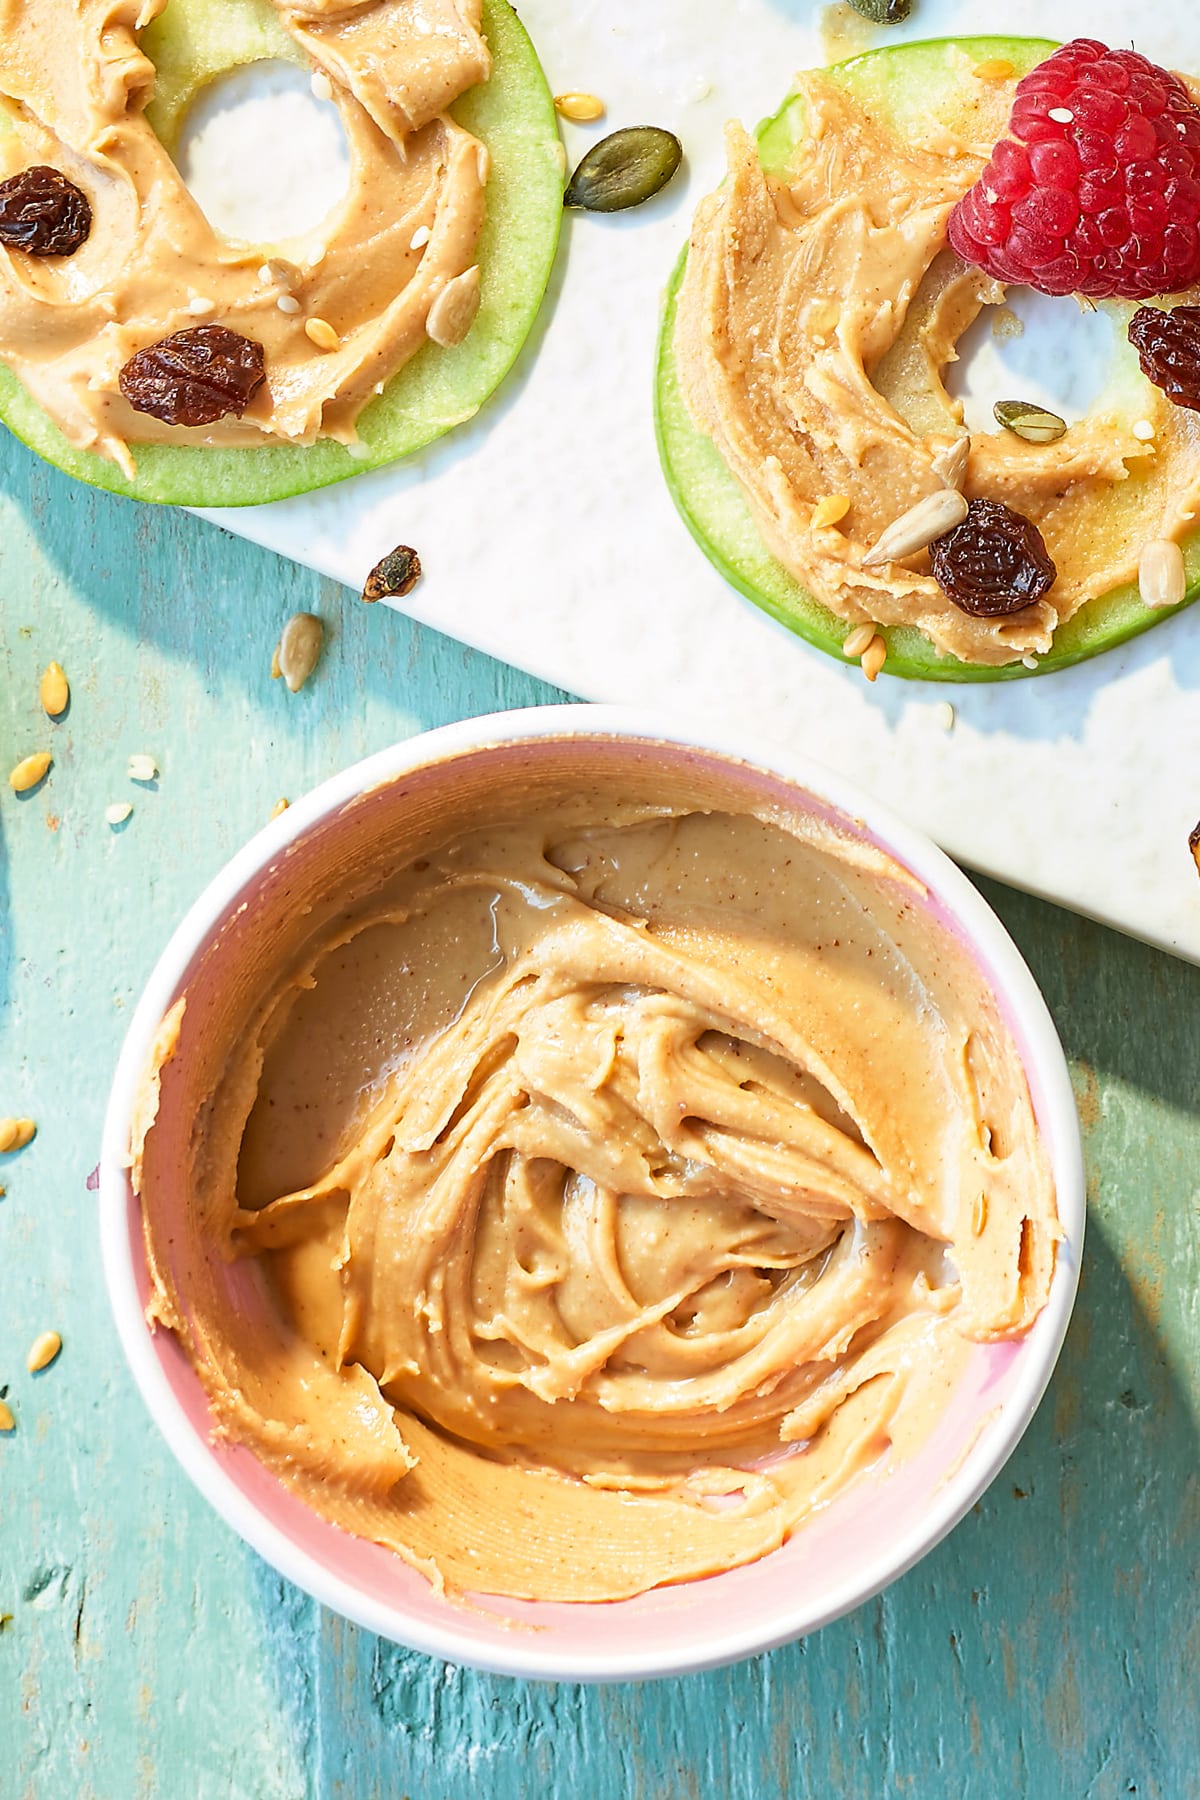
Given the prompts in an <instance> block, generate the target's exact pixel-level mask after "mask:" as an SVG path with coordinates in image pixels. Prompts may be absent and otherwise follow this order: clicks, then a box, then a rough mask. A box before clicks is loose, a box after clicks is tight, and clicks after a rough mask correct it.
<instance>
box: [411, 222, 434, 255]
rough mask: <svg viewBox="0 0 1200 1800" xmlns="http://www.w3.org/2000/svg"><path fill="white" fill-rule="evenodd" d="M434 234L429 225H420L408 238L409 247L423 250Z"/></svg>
mask: <svg viewBox="0 0 1200 1800" xmlns="http://www.w3.org/2000/svg"><path fill="white" fill-rule="evenodd" d="M432 236H433V233H432V231H430V229H429V227H428V225H418V226H417V229H416V230H415V231H414V232H413V234H412V236H411V237H410V238H409V240H408V247H409V249H410V250H423V249H424V248H425V246H426V244H427V243H428V242H429V240H430V238H431V237H432Z"/></svg>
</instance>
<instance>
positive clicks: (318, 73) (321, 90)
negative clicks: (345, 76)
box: [309, 69, 333, 100]
mask: <svg viewBox="0 0 1200 1800" xmlns="http://www.w3.org/2000/svg"><path fill="white" fill-rule="evenodd" d="M309 85H310V87H311V88H312V91H313V93H314V94H315V95H316V97H317V99H318V100H332V99H333V83H332V81H330V79H329V77H328V75H326V73H325V71H324V69H317V70H315V71H314V73H313V78H312V81H311V82H310V83H309Z"/></svg>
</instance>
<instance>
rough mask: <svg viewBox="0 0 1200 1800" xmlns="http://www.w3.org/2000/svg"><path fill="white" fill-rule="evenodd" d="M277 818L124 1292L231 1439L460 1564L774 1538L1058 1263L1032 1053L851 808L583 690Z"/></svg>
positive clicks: (166, 1063) (1028, 1299)
mask: <svg viewBox="0 0 1200 1800" xmlns="http://www.w3.org/2000/svg"><path fill="white" fill-rule="evenodd" d="M295 812H297V809H293V813H295ZM272 829H273V830H276V829H278V830H279V831H280V832H283V831H288V832H291V833H292V837H291V839H290V841H289V843H288V844H287V847H286V848H285V849H283V850H281V851H280V852H279V853H278V854H277V855H275V857H274V858H273V860H272V861H271V863H270V866H269V868H268V869H267V870H266V871H265V873H264V875H263V877H262V883H261V885H260V886H259V887H258V889H257V890H256V892H255V893H254V895H253V897H251V896H250V895H249V893H248V892H247V894H246V896H245V897H244V899H243V901H242V902H241V903H240V904H239V905H237V906H233V907H231V908H230V909H229V911H228V912H227V914H226V916H225V918H224V920H223V922H222V923H221V925H220V927H219V929H218V930H217V931H216V933H215V935H213V936H212V937H210V939H209V941H208V943H207V945H206V947H205V948H204V949H203V951H202V952H199V953H198V954H197V955H196V957H195V958H194V959H193V962H192V964H191V967H190V969H189V970H188V972H187V973H186V975H185V978H184V980H183V981H182V984H181V986H180V988H179V990H178V991H177V992H176V994H175V997H174V1000H173V1004H172V1005H171V1006H170V1007H169V1008H168V1009H167V1010H166V1013H165V1017H164V1018H163V1020H162V1024H161V1027H160V1030H159V1032H158V1035H157V1039H156V1042H155V1047H154V1051H153V1055H152V1057H151V1059H150V1064H149V1068H148V1070H147V1072H146V1073H145V1075H144V1076H143V1079H142V1083H141V1087H140V1095H139V1102H138V1106H137V1108H136V1122H135V1125H134V1129H133V1134H132V1135H133V1143H132V1180H133V1186H134V1188H135V1189H136V1191H137V1194H138V1196H139V1201H140V1207H141V1215H142V1224H143V1229H144V1237H145V1251H146V1258H147V1265H148V1269H149V1283H150V1286H149V1305H148V1315H149V1317H150V1318H151V1320H152V1321H153V1323H154V1324H155V1326H156V1327H159V1328H165V1329H166V1330H167V1331H169V1332H171V1333H173V1334H174V1337H175V1340H176V1342H177V1344H178V1345H179V1347H180V1348H181V1349H182V1352H183V1354H184V1356H185V1357H186V1359H187V1362H188V1363H190V1365H191V1368H192V1370H194V1372H195V1375H196V1376H198V1378H199V1381H200V1383H201V1384H202V1386H203V1390H204V1393H205V1395H206V1396H207V1401H208V1406H209V1408H210V1412H211V1417H212V1420H213V1423H214V1426H215V1430H216V1433H217V1435H218V1436H219V1438H220V1439H221V1440H223V1441H225V1442H227V1443H233V1444H237V1445H241V1446H245V1447H247V1448H248V1449H250V1450H251V1451H252V1452H253V1453H254V1456H255V1457H256V1458H257V1459H258V1461H259V1462H260V1463H261V1464H263V1465H265V1467H266V1468H267V1469H268V1470H270V1471H271V1472H272V1473H273V1474H274V1475H275V1476H276V1477H278V1478H279V1480H280V1481H282V1482H283V1483H284V1484H285V1485H286V1487H287V1488H289V1489H291V1490H292V1491H293V1492H294V1493H295V1494H298V1495H299V1496H300V1497H301V1498H302V1499H303V1500H304V1501H305V1502H306V1504H307V1506H308V1507H309V1508H310V1509H312V1510H313V1511H314V1512H315V1513H316V1514H318V1515H320V1517H322V1518H323V1519H325V1520H327V1521H330V1522H332V1523H334V1524H336V1525H338V1526H340V1527H342V1528H343V1529H344V1530H345V1531H348V1532H350V1533H353V1534H355V1535H357V1536H359V1537H361V1538H365V1539H368V1540H371V1541H373V1542H374V1543H376V1544H380V1545H384V1546H386V1547H388V1548H389V1549H391V1550H393V1551H394V1552H396V1553H397V1554H398V1555H399V1556H400V1557H401V1558H403V1559H404V1560H405V1561H406V1562H407V1563H409V1564H411V1565H413V1566H415V1567H416V1568H417V1569H419V1570H421V1571H422V1572H423V1573H424V1574H425V1575H426V1576H427V1577H428V1579H429V1581H430V1582H431V1583H432V1584H433V1585H434V1587H435V1588H436V1589H437V1590H438V1591H446V1592H447V1593H448V1594H449V1595H452V1596H453V1595H457V1596H461V1595H464V1594H472V1595H493V1596H505V1597H508V1598H509V1599H517V1600H533V1601H612V1600H620V1599H624V1598H627V1597H629V1596H633V1595H637V1594H641V1593H645V1592H646V1591H647V1590H651V1589H656V1588H663V1587H667V1586H670V1585H672V1584H677V1583H682V1582H688V1581H692V1580H694V1579H696V1578H698V1577H703V1576H708V1575H713V1574H716V1573H719V1572H720V1571H723V1570H728V1569H732V1568H734V1567H737V1566H740V1565H745V1564H749V1563H752V1562H754V1561H756V1560H757V1559H759V1558H762V1557H763V1556H765V1555H767V1554H768V1553H769V1552H771V1551H773V1550H775V1549H776V1548H777V1547H779V1546H780V1545H781V1544H783V1543H784V1542H785V1541H787V1540H788V1539H789V1538H790V1537H791V1536H792V1535H793V1534H794V1533H796V1532H797V1531H798V1530H801V1529H802V1528H803V1526H804V1525H805V1523H806V1521H808V1520H809V1519H811V1518H812V1517H813V1516H814V1515H815V1514H816V1513H817V1512H819V1511H821V1510H823V1509H824V1508H826V1507H827V1506H828V1504H829V1503H830V1502H831V1501H832V1500H834V1499H835V1498H836V1497H837V1496H839V1495H841V1494H842V1493H843V1492H844V1491H846V1490H847V1489H848V1488H849V1487H850V1486H851V1485H852V1484H855V1483H860V1482H862V1481H864V1480H867V1481H870V1480H877V1479H883V1480H887V1479H888V1478H889V1477H890V1475H891V1473H892V1472H893V1471H894V1470H896V1469H898V1468H900V1467H901V1466H902V1465H903V1464H904V1463H905V1462H906V1461H907V1460H908V1459H910V1458H911V1457H912V1456H913V1455H914V1454H916V1453H917V1452H918V1451H919V1450H920V1449H921V1447H922V1446H923V1445H925V1444H926V1443H927V1442H928V1441H929V1438H930V1434H931V1432H933V1431H934V1429H935V1428H936V1427H937V1425H938V1423H939V1421H941V1420H942V1419H943V1418H944V1416H945V1413H946V1408H947V1404H948V1401H949V1398H950V1396H951V1394H952V1392H953V1390H954V1388H955V1385H956V1382H957V1381H958V1379H959V1376H960V1373H961V1371H962V1370H963V1368H964V1367H965V1365H966V1364H967V1362H968V1360H969V1359H970V1358H971V1357H972V1355H973V1354H975V1353H976V1351H977V1347H978V1346H979V1345H980V1344H989V1343H994V1342H998V1341H1007V1340H1018V1339H1020V1338H1022V1337H1023V1336H1024V1334H1026V1333H1027V1332H1028V1331H1029V1329H1030V1327H1031V1326H1032V1325H1033V1323H1034V1321H1035V1320H1037V1318H1038V1317H1039V1315H1040V1314H1041V1312H1042V1311H1043V1308H1045V1306H1046V1304H1047V1300H1048V1297H1049V1295H1050V1292H1051V1286H1052V1282H1053V1280H1054V1275H1055V1267H1056V1255H1057V1248H1058V1244H1059V1240H1060V1238H1061V1235H1062V1232H1061V1228H1060V1224H1059V1219H1058V1211H1057V1206H1056V1194H1055V1180H1054V1176H1053V1174H1052V1171H1051V1163H1050V1158H1049V1154H1048V1151H1047V1148H1046V1145H1045V1143H1044V1141H1043V1137H1042V1134H1041V1132H1040V1130H1039V1125H1038V1121H1037V1119H1036V1118H1035V1112H1034V1106H1033V1102H1032V1100H1031V1096H1030V1090H1029V1083H1028V1080H1027V1076H1026V1071H1025V1066H1024V1063H1023V1059H1022V1054H1021V1052H1020V1051H1019V1049H1018V1046H1017V1043H1016V1041H1015V1039H1014V1036H1013V1033H1012V1029H1011V1027H1010V1025H1009V1024H1008V1022H1007V1019H1006V1016H1005V1013H1004V1011H1003V1009H1002V1007H1001V1004H1000V1003H999V1001H998V1000H997V998H996V994H995V991H994V988H993V985H992V983H991V981H990V980H989V977H988V975H987V974H986V972H985V970H984V968H983V966H982V965H981V963H980V961H979V960H978V958H977V957H976V956H975V955H974V954H973V952H972V951H971V949H970V948H969V947H968V944H967V943H966V942H965V941H964V939H963V937H962V936H961V935H960V933H959V932H958V931H957V930H956V929H955V927H954V925H953V924H952V922H951V921H950V919H949V918H948V916H947V914H946V913H945V911H944V909H943V908H942V907H941V905H940V903H939V902H938V901H937V900H936V899H935V898H934V897H933V896H932V895H931V894H930V892H929V891H928V890H927V888H926V887H925V885H924V884H923V882H922V881H921V880H920V879H918V877H917V876H915V875H914V874H912V873H911V872H910V871H909V869H908V868H907V867H906V866H905V865H904V864H902V863H901V862H899V861H898V860H897V859H896V858H895V857H894V856H893V855H892V854H891V853H890V852H889V851H888V850H887V849H885V848H884V847H882V846H881V845H880V844H878V843H876V842H875V841H874V840H873V839H871V838H869V837H868V836H867V835H866V834H865V833H864V832H863V831H862V830H861V828H858V827H856V826H855V825H854V824H853V822H852V821H851V820H849V819H845V818H843V817H842V816H841V815H840V814H838V813H835V812H833V811H831V810H829V809H828V808H825V807H823V806H821V805H819V804H817V803H815V802H812V801H809V800H806V799H805V798H804V797H803V796H802V795H801V794H800V793H799V791H797V790H792V789H789V788H788V787H787V785H786V784H784V783H782V782H773V783H772V782H770V781H769V780H768V778H767V777H765V776H764V775H763V774H762V772H761V771H757V770H752V769H750V768H749V767H748V766H747V765H744V764H739V763H736V762H734V761H728V760H722V759H719V758H706V759H701V758H699V757H698V755H696V754H693V753H691V752H685V751H683V750H680V749H679V748H678V747H675V748H672V747H671V746H665V745H654V744H649V743H645V742H640V743H634V742H620V741H619V740H616V739H611V740H610V739H606V738H605V737H604V736H603V735H597V737H596V739H595V741H594V742H591V743H588V742H586V741H581V740H578V739H576V740H572V739H569V738H564V739H561V740H556V739H554V738H553V737H548V738H543V739H541V740H540V741H537V742H533V743H514V744H509V745H504V744H500V745H493V746H491V747H484V748H480V749H477V750H475V751H474V752H473V753H471V754H467V755H464V756H462V757H461V758H458V759H456V761H455V765H454V771H453V777H452V779H449V778H448V777H447V774H446V772H445V770H444V769H442V770H440V771H439V767H438V765H437V764H436V763H433V764H431V765H430V766H429V767H427V768H424V769H418V770H417V771H416V772H415V773H413V774H410V775H409V776H408V777H407V778H406V779H404V780H403V781H388V782H384V783H383V784H382V785H376V786H368V787H366V788H364V790H363V791H361V792H360V793H358V794H357V795H355V796H353V797H352V798H350V799H349V800H348V801H347V803H346V804H345V805H339V806H338V807H336V808H334V809H332V810H327V811H325V812H324V813H323V814H321V816H320V817H319V818H318V819H317V821H316V823H314V824H313V825H312V827H311V828H308V827H306V826H305V822H304V819H303V817H302V816H298V817H296V818H293V817H292V816H291V815H288V817H287V818H286V819H285V820H281V821H280V822H279V825H278V827H273V828H272Z"/></svg>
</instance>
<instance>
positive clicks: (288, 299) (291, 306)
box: [275, 294, 300, 313]
mask: <svg viewBox="0 0 1200 1800" xmlns="http://www.w3.org/2000/svg"><path fill="white" fill-rule="evenodd" d="M275 304H276V306H277V307H278V308H279V310H280V312H281V313H298V312H299V311H300V302H299V301H298V300H297V298H296V296H295V295H294V294H280V296H279V298H278V300H277V301H276V302H275Z"/></svg>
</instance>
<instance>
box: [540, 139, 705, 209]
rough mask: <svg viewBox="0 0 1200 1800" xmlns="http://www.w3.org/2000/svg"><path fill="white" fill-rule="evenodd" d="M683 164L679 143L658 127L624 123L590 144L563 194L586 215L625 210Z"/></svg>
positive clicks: (567, 202)
mask: <svg viewBox="0 0 1200 1800" xmlns="http://www.w3.org/2000/svg"><path fill="white" fill-rule="evenodd" d="M682 161H683V145H682V144H681V143H680V141H679V139H678V138H677V137H676V136H675V134H674V132H672V131H663V130H662V129H661V127H660V126H658V125H626V126H625V127H624V128H623V129H622V130H620V131H613V132H610V133H609V135H608V136H607V137H606V138H601V140H600V142H599V143H598V144H594V145H593V146H592V148H591V149H590V150H589V151H588V153H587V155H586V156H585V157H584V159H583V161H582V162H581V163H580V164H579V167H578V168H577V169H576V171H575V173H574V174H573V175H572V177H571V179H570V181H569V182H568V183H567V191H566V193H565V194H564V195H563V205H564V206H576V207H579V208H581V210H582V211H584V212H624V211H625V209H626V207H629V206H641V205H642V203H643V201H646V200H649V199H651V198H653V196H654V195H655V194H657V193H658V191H659V189H660V188H664V187H666V185H667V183H668V181H670V179H671V177H672V175H674V173H675V171H676V169H678V167H679V165H680V163H681V162H682Z"/></svg>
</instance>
